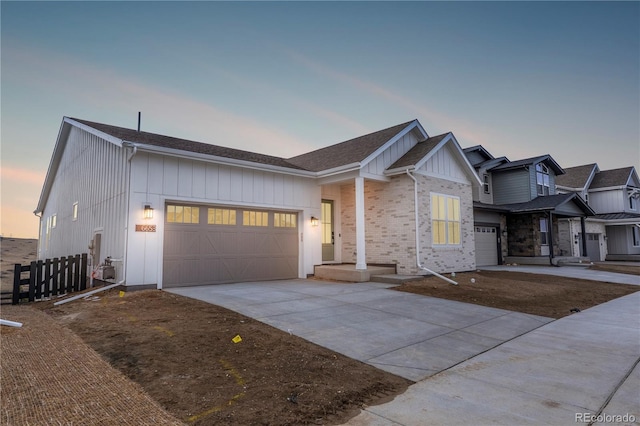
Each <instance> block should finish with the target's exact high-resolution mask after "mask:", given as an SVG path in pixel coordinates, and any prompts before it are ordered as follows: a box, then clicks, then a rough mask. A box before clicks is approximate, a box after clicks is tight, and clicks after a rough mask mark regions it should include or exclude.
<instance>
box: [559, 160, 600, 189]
mask: <svg viewBox="0 0 640 426" xmlns="http://www.w3.org/2000/svg"><path fill="white" fill-rule="evenodd" d="M597 168H598V165H597V164H596V163H592V164H585V165H582V166H576V167H568V168H566V169H564V172H565V173H564V174H563V175H559V176H557V177H556V185H559V186H564V187H566V188H575V189H578V188H579V189H583V188H584V187H585V186H586V185H587V181H588V180H589V176H591V174H592V173H593V170H594V169H596V170H597Z"/></svg>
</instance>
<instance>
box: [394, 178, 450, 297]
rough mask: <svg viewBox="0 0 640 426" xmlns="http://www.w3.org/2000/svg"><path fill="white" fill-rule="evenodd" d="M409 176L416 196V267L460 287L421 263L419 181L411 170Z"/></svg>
mask: <svg viewBox="0 0 640 426" xmlns="http://www.w3.org/2000/svg"><path fill="white" fill-rule="evenodd" d="M406 173H407V176H409V177H410V178H411V180H413V195H414V211H415V214H416V217H415V221H416V266H417V267H418V269H420V270H422V271H425V272H428V273H430V274H432V275H435V276H436V277H438V278H440V279H443V280H445V281H446V282H448V283H450V284H453V285H458V283H457V282H455V281H453V280H450V279H449V278H447V277H445V276H442V275H440V274H438V273H437V272H434V271H432V270H431V269H428V268H426V267H424V266H423V265H422V264H421V263H420V230H419V229H418V216H419V215H418V181H417V179H416V178H415V177H414V176H413V175H412V174H411V172H410V171H409V169H407V170H406Z"/></svg>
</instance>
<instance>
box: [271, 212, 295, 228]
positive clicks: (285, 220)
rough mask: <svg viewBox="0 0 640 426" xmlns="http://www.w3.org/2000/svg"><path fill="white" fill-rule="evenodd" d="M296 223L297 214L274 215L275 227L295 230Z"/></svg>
mask: <svg viewBox="0 0 640 426" xmlns="http://www.w3.org/2000/svg"><path fill="white" fill-rule="evenodd" d="M296 222H297V220H296V214H295V213H274V214H273V226H275V227H276V228H295V227H296Z"/></svg>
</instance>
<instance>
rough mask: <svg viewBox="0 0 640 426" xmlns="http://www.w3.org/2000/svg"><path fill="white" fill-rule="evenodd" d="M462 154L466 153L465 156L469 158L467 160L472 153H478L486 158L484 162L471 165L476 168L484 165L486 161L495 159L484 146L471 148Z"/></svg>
mask: <svg viewBox="0 0 640 426" xmlns="http://www.w3.org/2000/svg"><path fill="white" fill-rule="evenodd" d="M462 152H464V153H465V155H466V156H467V159H468V158H469V155H468V154H470V153H472V152H477V153H478V154H479V155H480V156H481V157H482V158H484V161H478V162H474V163H471V165H472V166H474V167H476V166H478V165H479V164H482V163H484V162H486V161H489V160H493V159H494V158H495V157H494V156H493V155H491V153H490V152H489V151H487V150H486V149H485V147H483V146H482V145H475V146H470V147H468V148H465V149H463V150H462Z"/></svg>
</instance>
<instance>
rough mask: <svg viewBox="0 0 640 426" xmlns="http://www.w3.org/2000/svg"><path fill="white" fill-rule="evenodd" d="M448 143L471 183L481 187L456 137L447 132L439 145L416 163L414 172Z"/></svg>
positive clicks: (478, 178)
mask: <svg viewBox="0 0 640 426" xmlns="http://www.w3.org/2000/svg"><path fill="white" fill-rule="evenodd" d="M449 142H451V143H452V144H453V147H454V149H453V152H454V155H455V156H456V157H458V160H459V161H462V162H463V163H464V165H465V168H466V169H467V175H468V176H469V177H470V178H471V180H472V181H474V182H475V183H476V184H478V186H482V184H483V182H482V180H481V179H480V176H478V173H476V169H475V168H474V167H473V166H472V165H471V163H470V162H469V160H468V159H467V156H466V155H464V151H462V148H461V147H460V144H459V143H458V141H457V140H456V137H455V136H454V135H453V133H451V132H449V133H448V134H447V136H445V137H444V138H443V139H442V140H441V141H440V143H438V145H436V146H435V147H433V149H432V150H431V151H429V153H427V155H425V156H424V157H423V158H422V159H421V160H420V161H418V162H417V163H416V166H415V168H416V170H420V168H421V167H422V166H423V165H424V163H426V162H427V161H428V160H429V158H431V157H433V156H434V155H435V153H436V152H438V150H440V149H442V148H443V147H444V146H445V145H446V144H447V143H449Z"/></svg>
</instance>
